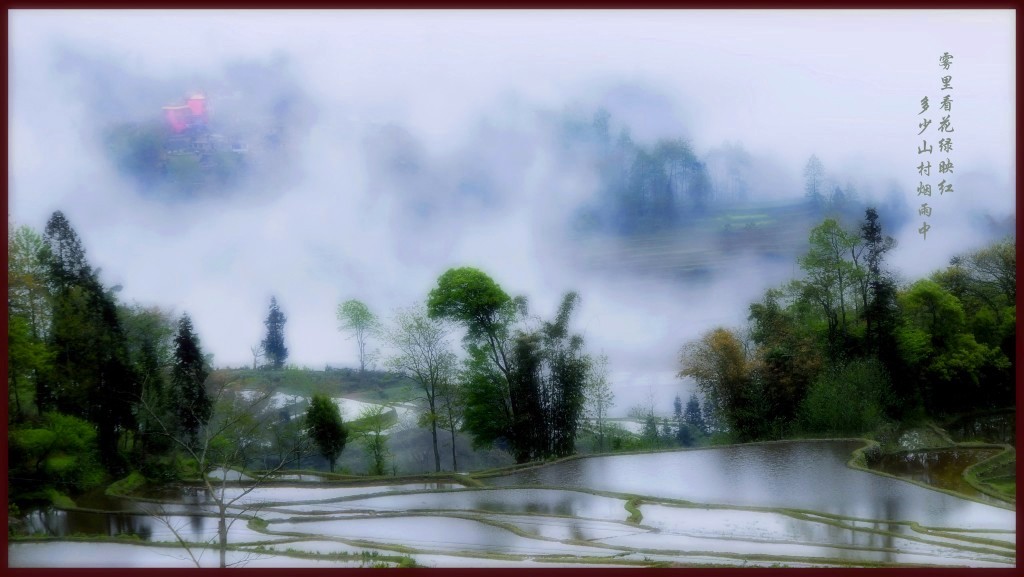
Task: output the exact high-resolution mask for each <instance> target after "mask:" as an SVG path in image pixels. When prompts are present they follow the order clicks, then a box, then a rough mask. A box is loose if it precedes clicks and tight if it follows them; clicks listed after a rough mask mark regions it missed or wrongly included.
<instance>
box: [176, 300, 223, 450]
mask: <svg viewBox="0 0 1024 577" xmlns="http://www.w3.org/2000/svg"><path fill="white" fill-rule="evenodd" d="M207 375H209V371H208V370H207V368H206V365H205V362H204V361H203V353H202V350H201V349H200V348H199V337H198V336H196V334H195V332H194V331H193V330H192V319H191V318H190V317H189V316H188V313H186V314H184V315H182V317H181V320H180V321H178V335H177V336H176V337H175V338H174V367H173V369H172V370H171V385H172V387H173V388H174V391H175V393H176V399H175V402H176V409H177V410H176V412H177V416H178V426H179V427H180V429H181V431H182V432H183V433H184V434H185V435H187V437H188V438H189V439H190V441H191V442H192V444H193V445H194V444H195V442H196V439H197V436H198V434H199V429H200V428H202V426H203V425H205V424H206V422H207V421H208V420H209V419H210V415H211V413H212V412H213V403H212V401H211V400H210V397H209V396H208V395H207V394H206V387H205V383H206V377H207Z"/></svg>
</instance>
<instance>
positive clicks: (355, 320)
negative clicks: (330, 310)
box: [337, 299, 379, 373]
mask: <svg viewBox="0 0 1024 577" xmlns="http://www.w3.org/2000/svg"><path fill="white" fill-rule="evenodd" d="M337 317H338V322H340V323H341V327H340V328H341V330H344V331H350V332H351V333H352V335H353V336H354V337H355V338H356V344H357V345H358V346H359V372H360V373H362V372H365V371H366V363H367V360H368V359H369V354H368V353H367V351H366V344H367V338H368V337H369V336H371V335H372V334H373V333H374V332H375V331H376V330H377V329H378V327H379V323H378V322H377V316H376V315H374V314H373V313H372V312H371V311H370V308H369V307H367V306H366V304H364V303H363V302H361V301H358V300H354V299H350V300H347V301H345V302H343V303H341V304H340V305H338V311H337Z"/></svg>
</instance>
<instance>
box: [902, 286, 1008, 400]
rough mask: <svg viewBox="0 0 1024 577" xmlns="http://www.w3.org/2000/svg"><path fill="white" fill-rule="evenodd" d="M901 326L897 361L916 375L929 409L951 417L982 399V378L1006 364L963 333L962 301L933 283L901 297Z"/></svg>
mask: <svg viewBox="0 0 1024 577" xmlns="http://www.w3.org/2000/svg"><path fill="white" fill-rule="evenodd" d="M899 300H900V306H901V309H902V310H903V324H902V326H901V327H900V328H899V330H898V333H897V339H898V345H899V349H900V355H901V356H902V358H903V360H904V361H905V362H906V363H907V364H908V365H909V367H910V368H911V369H912V371H913V372H914V373H916V375H917V378H916V382H917V386H918V391H919V393H920V395H921V398H922V399H924V401H925V404H926V406H927V408H929V409H930V410H932V411H944V412H949V411H953V410H963V409H964V408H966V407H972V406H975V404H976V403H977V402H978V400H979V399H983V398H985V396H986V395H985V391H984V390H983V388H982V385H983V382H982V376H983V375H984V373H985V371H986V370H995V371H998V370H1001V369H1005V368H1007V367H1008V365H1009V361H1008V360H1007V359H1006V358H1005V357H1004V356H1003V355H1002V354H1001V352H1000V351H999V350H998V349H996V348H993V347H990V346H987V345H984V344H981V343H978V342H977V341H976V340H975V338H974V335H973V334H971V333H970V332H969V330H967V326H966V319H965V315H964V311H963V306H962V305H961V303H960V301H959V300H958V299H957V298H956V297H955V296H953V295H952V294H950V293H949V292H947V291H945V290H944V289H943V288H942V287H941V286H939V285H938V284H937V283H935V282H934V281H931V280H920V281H917V282H916V283H914V284H913V285H911V286H910V288H909V289H908V290H907V291H906V292H905V293H903V294H901V295H900V297H899Z"/></svg>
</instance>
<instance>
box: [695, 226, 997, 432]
mask: <svg viewBox="0 0 1024 577" xmlns="http://www.w3.org/2000/svg"><path fill="white" fill-rule="evenodd" d="M894 246H895V243H894V241H893V240H892V239H891V238H890V237H886V236H885V235H883V233H882V228H881V225H880V223H879V218H878V214H877V212H876V211H875V210H874V209H873V208H869V209H867V210H866V211H865V217H864V220H863V221H862V222H861V225H860V227H859V230H857V231H851V230H847V229H844V228H843V227H842V226H841V225H840V223H839V222H838V221H837V220H835V219H831V218H829V219H826V220H825V221H824V222H823V223H822V224H820V225H819V226H817V227H815V228H814V229H813V230H812V231H811V234H810V243H809V250H808V251H807V252H806V254H804V255H803V256H802V257H800V258H799V259H798V262H799V264H800V267H801V270H802V271H803V276H802V278H800V279H797V280H793V281H791V282H790V283H788V284H787V285H785V286H784V287H781V288H772V289H769V290H768V291H767V292H766V293H765V295H764V297H763V298H762V299H761V301H759V302H756V303H753V304H751V305H750V309H749V317H748V320H749V325H748V327H747V330H746V331H738V330H731V329H727V328H723V327H718V328H715V329H713V330H710V331H708V332H707V333H705V334H704V335H702V336H701V338H699V339H698V340H695V341H693V342H690V343H687V344H686V345H685V346H684V347H683V349H682V351H681V353H680V372H679V376H680V377H681V378H682V377H691V378H693V379H694V380H695V381H696V383H697V386H698V388H699V389H700V391H701V393H702V394H703V396H704V399H705V402H706V405H708V406H710V407H711V413H712V414H714V415H715V416H716V417H717V418H718V419H719V420H720V422H721V423H722V424H723V425H724V427H725V428H727V429H728V430H729V431H730V432H731V433H732V434H733V435H734V436H735V437H736V438H737V439H739V440H752V439H763V438H779V437H782V436H785V435H788V434H792V433H794V432H797V431H805V432H827V433H859V432H864V431H867V430H870V429H871V428H873V427H874V426H877V425H878V424H879V423H880V422H881V421H882V420H883V419H902V418H907V417H910V416H913V415H920V414H921V413H922V412H927V413H929V414H949V413H954V412H960V411H967V410H971V409H973V408H981V407H993V406H1002V405H1012V404H1013V402H1014V390H1013V383H1014V381H1013V366H1014V363H1015V360H1014V343H1015V339H1016V325H1015V319H1016V309H1015V299H1016V289H1015V280H1016V277H1015V274H1016V257H1015V240H1014V239H1013V238H1007V239H1004V240H1002V241H999V242H997V243H994V244H992V245H991V246H988V247H986V248H984V249H982V250H978V251H975V252H972V253H969V254H966V255H963V256H959V257H956V258H954V259H953V260H952V261H951V263H950V266H949V267H947V268H946V269H944V270H941V271H938V272H936V273H934V274H933V275H931V277H930V278H928V279H921V280H918V281H916V282H913V283H910V284H906V283H900V282H898V280H897V279H896V277H895V275H894V274H893V273H892V272H891V271H890V270H888V269H887V267H886V265H885V258H886V255H887V254H888V253H889V251H891V250H892V249H893V248H894Z"/></svg>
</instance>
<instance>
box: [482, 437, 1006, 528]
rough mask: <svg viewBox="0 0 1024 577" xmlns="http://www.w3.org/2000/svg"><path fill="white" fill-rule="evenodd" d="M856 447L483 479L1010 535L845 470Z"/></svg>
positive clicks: (577, 466) (980, 511)
mask: <svg viewBox="0 0 1024 577" xmlns="http://www.w3.org/2000/svg"><path fill="white" fill-rule="evenodd" d="M860 446H862V443H861V442H858V441H808V442H784V443H764V444H751V445H736V446H730V447H721V448H714V449H708V450H694V451H676V452H667V453H652V454H642V455H612V456H602V457H589V458H581V459H575V460H571V461H565V462H562V463H557V464H554V465H549V466H543V467H538V468H535V469H529V470H525V471H520V472H516V473H512V474H509V475H504V476H500V477H493V478H489V479H485V482H487V483H489V484H494V485H501V486H523V485H527V486H528V485H531V484H540V485H548V486H569V487H589V488H592V489H599V490H606V491H615V492H621V493H634V494H639V495H651V496H654V497H663V498H672V499H685V500H689V501H695V502H698V503H709V504H728V505H741V506H752V507H794V508H801V509H810V510H815V511H823V512H827V513H833V514H838V515H844V516H851V517H861V518H871V519H887V520H894V521H918V522H920V523H922V524H923V525H928V526H940V527H941V526H955V527H962V528H1000V529H1002V528H1014V527H1015V525H1016V516H1015V514H1014V512H1013V511H1007V510H1004V509H999V508H996V507H992V506H989V505H983V504H980V503H975V502H971V501H967V500H965V499H959V498H956V497H953V496H951V495H946V494H943V493H940V492H937V491H930V490H928V489H925V488H922V487H918V486H916V485H913V484H911V483H905V482H902V481H899V480H896V479H892V478H887V477H882V476H879V475H873V474H871V473H868V472H864V471H858V470H854V469H851V468H849V467H847V466H846V461H847V460H848V459H849V457H850V454H851V453H852V451H853V450H854V449H856V448H858V447H860Z"/></svg>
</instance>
